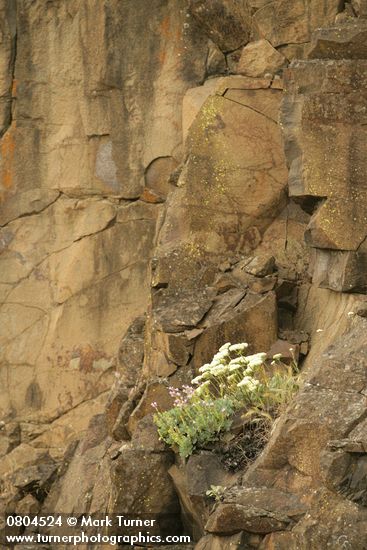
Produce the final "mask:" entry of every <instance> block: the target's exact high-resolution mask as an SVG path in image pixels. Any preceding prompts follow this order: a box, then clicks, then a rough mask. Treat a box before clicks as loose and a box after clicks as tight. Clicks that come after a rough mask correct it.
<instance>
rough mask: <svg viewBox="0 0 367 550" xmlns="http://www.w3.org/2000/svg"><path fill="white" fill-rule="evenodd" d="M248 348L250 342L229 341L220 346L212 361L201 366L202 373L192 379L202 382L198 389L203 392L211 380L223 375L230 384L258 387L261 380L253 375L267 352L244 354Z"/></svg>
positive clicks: (250, 389)
mask: <svg viewBox="0 0 367 550" xmlns="http://www.w3.org/2000/svg"><path fill="white" fill-rule="evenodd" d="M247 348H248V344H246V343H241V344H231V343H229V342H227V343H226V344H224V345H223V346H222V347H221V348H219V351H218V353H216V354H215V355H214V357H213V359H212V361H211V362H210V363H206V364H205V365H203V366H202V367H200V368H199V372H200V373H201V374H200V375H199V376H197V377H196V378H194V379H193V380H192V381H191V383H192V384H196V385H197V384H200V386H199V388H198V389H197V390H196V391H197V392H198V393H201V392H202V389H203V388H204V387H208V386H209V385H210V380H215V378H218V377H223V376H224V377H225V378H226V381H227V382H228V383H229V384H235V385H236V386H238V387H245V388H246V389H248V390H249V391H253V390H254V389H256V387H257V386H258V385H259V381H258V380H256V378H254V377H253V374H254V372H255V371H256V369H258V368H259V367H261V366H262V365H263V364H264V362H265V360H266V359H267V354H266V353H256V354H254V355H247V356H246V355H243V352H244V351H245V350H246V349H247ZM241 377H242V378H241Z"/></svg>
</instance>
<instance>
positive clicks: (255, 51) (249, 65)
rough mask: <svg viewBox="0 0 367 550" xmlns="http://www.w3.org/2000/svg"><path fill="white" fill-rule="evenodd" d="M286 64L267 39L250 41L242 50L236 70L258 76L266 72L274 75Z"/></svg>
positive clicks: (284, 59) (246, 74)
mask: <svg viewBox="0 0 367 550" xmlns="http://www.w3.org/2000/svg"><path fill="white" fill-rule="evenodd" d="M286 64H287V60H286V58H285V57H284V56H283V55H282V54H281V53H280V52H278V51H277V50H276V49H275V48H273V46H272V45H271V44H270V42H268V41H267V40H264V39H262V40H257V41H256V42H250V44H248V45H247V46H245V47H244V48H243V50H242V53H241V57H240V59H239V62H238V65H237V68H236V72H237V73H238V74H243V75H245V76H251V77H253V78H258V77H261V76H265V75H268V74H271V75H274V74H276V73H277V72H279V71H280V70H281V69H282V68H283V67H285V66H286Z"/></svg>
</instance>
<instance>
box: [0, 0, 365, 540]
mask: <svg viewBox="0 0 367 550" xmlns="http://www.w3.org/2000/svg"><path fill="white" fill-rule="evenodd" d="M341 4H345V5H343V6H341ZM342 10H343V11H342ZM0 12H1V13H2V14H3V17H2V18H1V34H2V40H1V43H0V47H1V50H0V136H1V145H0V173H1V180H0V181H1V184H0V193H1V197H2V199H1V203H0V224H1V229H0V266H1V268H0V269H1V277H2V278H1V281H0V293H1V297H2V299H1V310H0V319H2V322H1V324H0V325H1V328H0V340H1V352H0V357H1V366H0V413H1V415H0V417H1V419H2V422H1V424H0V476H1V478H2V479H1V482H2V485H1V492H2V495H1V499H0V512H1V513H5V512H17V513H31V512H38V511H42V512H45V513H52V512H53V511H58V510H60V511H63V512H69V513H75V514H80V513H82V512H84V513H91V514H94V513H110V514H113V513H115V512H119V513H122V514H124V513H126V514H133V515H134V514H135V515H139V516H146V515H147V516H149V515H152V514H153V515H154V517H159V518H160V519H161V522H160V524H159V526H158V531H157V532H158V533H159V534H161V535H164V534H167V533H169V534H178V532H181V530H184V531H185V532H187V533H190V535H191V536H192V537H193V540H194V541H195V543H196V542H197V548H198V549H199V550H209V549H210V550H212V549H214V550H215V549H218V550H226V549H228V548H260V549H262V550H266V549H271V548H279V549H281V548H284V549H287V550H288V549H292V548H295V549H296V548H297V550H298V549H305V550H313V549H315V550H316V549H317V550H318V549H319V548H326V547H328V546H329V547H335V548H337V547H338V545H339V546H343V547H344V548H345V547H347V548H353V549H354V548H356V549H357V550H359V549H361V550H362V549H363V548H365V544H366V540H365V528H366V523H367V516H366V502H367V501H366V491H367V488H366V452H367V442H366V437H365V428H366V388H367V380H366V375H365V372H366V361H367V358H366V357H365V355H366V346H365V343H364V334H365V330H366V301H365V297H364V294H365V291H366V272H367V267H366V265H367V264H366V262H367V260H366V258H367V249H366V237H367V235H366V229H365V223H364V222H365V216H366V209H367V206H366V204H367V196H366V194H365V191H364V175H365V155H364V154H363V153H364V150H365V142H366V139H365V138H366V136H365V120H364V116H365V96H364V92H363V87H364V84H365V73H366V67H365V64H366V48H365V35H366V25H365V23H364V20H363V18H364V17H365V15H366V13H365V12H366V7H365V2H364V0H353V1H352V2H346V3H341V2H339V0H323V1H322V2H320V1H316V0H315V1H314V0H297V1H292V2H290V1H288V0H274V1H273V0H248V1H245V2H242V3H241V2H236V1H230V0H215V1H213V2H204V1H202V0H189V1H187V2H186V1H184V0H182V1H181V0H178V1H176V2H169V1H166V0H163V1H161V0H153V3H151V4H150V6H149V8H147V3H146V2H145V1H143V0H137V1H135V2H133V3H131V2H128V1H125V0H124V1H122V2H121V1H117V0H112V1H104V0H103V1H102V2H101V1H98V2H97V1H94V0H93V1H92V2H90V1H88V2H87V1H85V0H78V1H76V2H73V3H72V4H69V3H63V2H57V1H51V2H47V6H46V7H45V6H44V5H43V4H42V2H39V1H35V2H31V3H29V2H27V1H25V0H18V1H17V2H16V3H13V2H9V1H7V0H3V1H2V2H0ZM339 12H340V13H339ZM335 21H336V23H335ZM315 29H318V30H316V31H315ZM292 60H293V61H292ZM290 61H292V63H291V65H289V63H290ZM283 77H285V78H283ZM288 169H289V170H288ZM304 236H305V239H304ZM310 273H312V281H311V279H310ZM320 287H321V288H320ZM121 338H122V339H121ZM226 341H232V342H241V341H246V342H248V344H249V351H250V352H258V351H269V354H270V355H271V354H274V353H281V354H282V356H283V357H284V359H285V360H286V361H288V362H290V361H291V360H292V358H293V357H294V356H296V357H298V358H299V360H300V362H301V364H302V366H303V374H302V376H303V381H304V382H303V385H302V388H301V390H300V392H299V393H298V395H297V396H296V398H295V400H294V402H293V403H292V404H291V406H290V407H289V409H288V410H287V411H285V412H284V414H283V415H282V416H281V418H280V419H279V420H278V421H277V422H276V424H275V426H274V429H273V432H272V434H271V437H270V440H269V442H268V444H267V446H266V447H265V449H264V450H263V452H262V453H261V454H260V455H259V454H257V456H256V457H252V460H254V458H256V460H255V461H254V462H253V463H252V465H250V466H249V467H248V461H247V462H246V466H244V465H243V464H244V462H241V460H238V461H237V462H236V464H237V466H238V467H237V471H236V472H234V473H233V472H231V473H229V472H228V471H227V470H226V469H225V463H224V462H223V461H221V460H220V453H219V454H218V453H216V452H215V451H216V450H218V449H216V448H215V446H212V447H208V448H205V449H202V450H201V451H200V452H198V453H197V454H195V455H193V456H191V457H190V459H189V460H188V461H187V462H186V463H185V462H184V461H182V460H180V459H178V458H177V457H176V456H175V455H174V453H173V452H172V451H171V450H168V449H167V448H166V447H165V445H164V444H163V443H162V441H160V440H159V439H158V436H157V432H156V429H155V426H154V424H153V420H152V413H153V409H152V405H153V404H154V403H157V406H158V407H159V408H160V410H166V409H169V408H170V407H171V406H172V403H173V399H172V390H171V389H170V388H171V387H173V388H177V387H181V386H182V385H183V384H187V383H189V382H190V381H191V379H192V377H193V375H195V373H196V372H197V370H198V368H199V367H200V366H201V365H202V364H203V363H205V362H207V361H208V360H210V359H211V357H212V356H213V354H214V353H215V352H216V351H217V350H218V348H219V347H220V346H221V345H222V344H223V343H224V342H226ZM290 347H291V348H292V351H290V350H289V348H290ZM235 428H236V430H239V431H241V430H243V429H244V427H243V421H241V419H237V424H236V427H235ZM233 435H234V433H231V434H230V435H229V443H230V442H231V441H232V440H231V438H232V437H233ZM66 449H67V450H66ZM65 450H66V453H65ZM234 462H235V460H234V461H233V463H234ZM211 486H217V487H221V488H222V489H223V491H222V492H221V493H220V496H218V495H217V496H218V498H217V502H214V500H213V498H212V497H210V495H208V491H209V493H210V489H211ZM71 488H72V490H71ZM348 545H349V546H348Z"/></svg>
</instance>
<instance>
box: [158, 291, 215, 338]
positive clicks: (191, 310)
mask: <svg viewBox="0 0 367 550" xmlns="http://www.w3.org/2000/svg"><path fill="white" fill-rule="evenodd" d="M213 298H214V292H213V291H212V290H211V289H208V290H203V291H202V292H201V294H199V295H197V292H196V291H189V290H186V291H182V292H181V293H180V295H177V292H176V291H171V290H166V289H160V290H158V291H157V292H156V293H154V294H153V315H154V324H153V326H154V328H156V329H158V330H160V331H162V332H166V333H167V332H168V333H169V332H171V333H172V332H173V333H176V332H181V331H183V330H186V329H190V328H193V327H195V326H196V325H197V324H198V323H199V321H201V320H202V318H203V317H204V315H205V314H206V313H207V311H208V310H209V309H210V307H211V305H212V300H213Z"/></svg>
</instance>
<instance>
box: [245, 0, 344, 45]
mask: <svg viewBox="0 0 367 550" xmlns="http://www.w3.org/2000/svg"><path fill="white" fill-rule="evenodd" d="M339 5H340V4H339V2H338V0H321V1H320V0H272V1H271V2H267V3H266V4H265V5H264V7H262V8H261V9H259V10H257V11H256V12H255V14H254V16H253V21H254V27H255V31H256V32H257V33H258V35H259V36H260V37H261V38H264V39H266V40H268V41H269V42H270V44H271V45H272V46H273V47H274V48H275V47H277V46H282V45H284V44H304V43H305V42H309V41H310V39H311V33H312V31H313V30H315V29H316V28H319V27H326V26H328V25H331V24H332V23H333V22H334V19H335V16H336V15H337V13H338V12H339Z"/></svg>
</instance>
